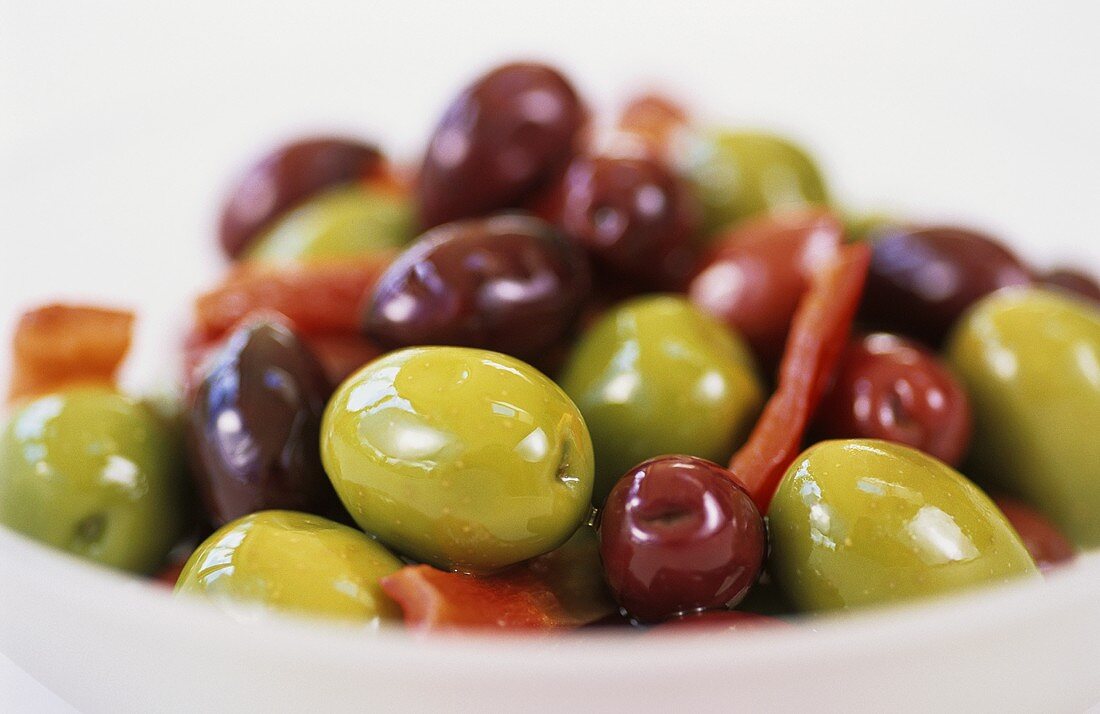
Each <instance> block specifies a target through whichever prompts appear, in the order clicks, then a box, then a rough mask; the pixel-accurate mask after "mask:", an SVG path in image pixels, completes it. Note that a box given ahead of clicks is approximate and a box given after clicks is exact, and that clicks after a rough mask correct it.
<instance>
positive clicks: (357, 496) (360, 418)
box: [321, 347, 593, 573]
mask: <svg viewBox="0 0 1100 714" xmlns="http://www.w3.org/2000/svg"><path fill="white" fill-rule="evenodd" d="M321 455H322V458H323V460H324V465H325V470H326V471H327V472H328V475H329V478H330V479H331V480H332V483H333V484H334V485H335V486H336V491H337V492H338V493H339V494H340V498H341V499H342V500H343V502H344V505H345V506H347V509H348V511H349V512H350V513H351V515H352V516H353V517H354V518H355V521H356V522H357V523H358V524H359V526H360V527H362V528H363V530H365V531H367V532H368V533H372V534H374V535H375V536H377V537H378V538H379V540H381V541H382V542H383V543H385V544H387V545H388V546H389V547H391V548H393V549H394V550H396V551H399V552H401V553H404V554H406V555H408V556H410V557H412V558H415V559H417V560H420V561H422V562H427V563H431V564H433V565H436V566H439V567H443V568H453V569H458V570H464V571H468V572H478V573H483V572H488V571H493V570H497V569H499V568H503V567H505V566H508V565H512V564H514V563H518V562H520V561H522V560H527V559H528V558H533V557H534V556H537V555H541V554H543V553H546V552H549V551H551V550H553V549H554V548H556V547H558V546H559V545H561V544H562V543H564V542H565V541H566V540H568V539H569V537H570V536H571V535H573V533H574V532H576V530H577V528H578V527H579V526H580V525H581V523H583V522H584V520H585V519H586V518H587V517H588V514H589V509H590V501H591V499H592V471H593V464H592V461H593V457H592V442H591V440H590V438H589V436H588V430H587V429H586V428H585V425H584V419H583V418H582V417H581V415H580V412H579V411H578V410H577V408H576V407H575V406H574V405H573V403H572V402H571V401H569V398H568V397H567V396H566V395H565V393H564V392H563V391H562V390H561V389H559V388H558V386H557V385H555V384H554V383H553V382H551V381H550V380H549V379H547V378H546V377H545V376H543V375H542V374H541V373H539V372H538V371H537V370H535V369H534V368H533V367H531V366H529V365H527V364H524V363H523V362H520V361H519V360H517V359H514V358H512V357H508V356H507V355H503V354H499V353H496V352H489V351H486V350H478V349H469V348H461V347H412V348H407V349H403V350H400V351H397V352H391V353H389V354H387V355H384V356H383V357H380V358H379V359H377V360H375V361H374V362H371V363H370V364H368V365H367V366H365V367H363V368H362V369H361V370H359V371H358V372H356V373H355V374H354V375H352V376H351V377H350V378H348V380H347V381H345V382H344V384H343V385H341V386H340V388H339V389H338V390H337V391H336V394H335V395H334V396H333V397H332V399H331V400H330V401H329V404H328V407H327V408H326V410H325V418H324V422H323V424H322V427H321Z"/></svg>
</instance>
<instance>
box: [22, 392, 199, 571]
mask: <svg viewBox="0 0 1100 714" xmlns="http://www.w3.org/2000/svg"><path fill="white" fill-rule="evenodd" d="M178 441H179V439H178V435H177V434H176V433H175V432H174V431H173V430H172V429H171V427H170V425H169V424H168V423H166V422H165V421H164V420H162V419H161V418H160V417H159V416H158V415H156V414H155V413H154V412H153V411H152V410H151V409H149V408H147V407H146V406H145V405H144V404H142V403H140V402H138V401H135V400H133V399H130V398H129V397H127V396H124V395H122V394H120V393H118V392H116V391H114V390H113V389H111V388H109V387H105V386H81V387H73V388H70V389H66V390H65V391H61V392H56V393H53V394H47V395H44V396H41V397H39V398H38V399H35V400H33V401H30V402H27V403H26V404H24V405H22V406H20V407H18V408H17V409H16V410H15V412H14V413H13V414H12V417H11V420H10V421H9V422H8V425H7V428H6V429H5V431H4V433H3V437H2V438H0V523H3V524H4V525H6V526H8V527H9V528H12V529H13V530H16V531H18V532H20V533H23V534H24V535H26V536H28V537H31V538H34V539H35V540H38V541H41V542H43V543H46V544H49V545H52V546H54V547H57V548H60V549H62V550H65V551H68V552H70V553H73V554H75V555H79V556H81V557H84V558H88V559H90V560H94V561H96V562H98V563H102V564H104V565H109V566H112V567H115V568H121V569H123V570H128V571H131V572H135V573H150V572H152V571H153V570H154V569H155V568H157V567H158V566H159V565H160V564H161V562H162V561H163V559H164V557H165V556H166V555H167V554H168V551H169V550H170V549H171V548H172V546H173V544H175V542H176V540H177V538H178V537H179V536H180V535H181V533H182V530H183V527H184V525H185V521H186V520H187V514H188V512H189V511H188V506H189V505H190V504H189V501H188V498H187V497H188V493H187V488H186V477H185V476H184V474H183V468H182V467H183V460H182V454H181V453H180V449H179V444H178Z"/></svg>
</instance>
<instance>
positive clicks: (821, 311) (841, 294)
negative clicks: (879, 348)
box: [729, 244, 871, 513]
mask: <svg viewBox="0 0 1100 714" xmlns="http://www.w3.org/2000/svg"><path fill="white" fill-rule="evenodd" d="M870 260H871V250H870V248H869V247H868V246H867V245H865V244H854V245H849V246H845V247H843V248H841V251H840V254H839V255H838V256H837V258H836V260H835V261H833V262H832V263H831V264H830V265H828V266H825V267H824V268H822V269H821V270H820V271H819V272H818V273H816V274H815V275H814V277H813V279H812V280H811V282H810V287H809V290H808V291H807V292H806V294H805V295H803V297H802V300H801V301H800V302H799V304H798V310H797V312H795V316H794V320H793V322H792V323H791V330H790V334H789V335H788V337H787V344H786V346H785V348H784V352H783V360H782V362H781V363H780V367H779V386H778V388H777V389H776V390H775V393H774V394H773V395H772V396H771V399H769V400H768V403H767V405H766V406H765V407H764V412H763V414H761V416H760V419H759V421H757V423H756V426H755V428H754V429H753V431H752V434H751V435H750V436H749V439H748V441H747V442H745V445H744V446H742V447H741V448H740V449H739V450H738V451H737V453H736V454H734V455H733V458H732V459H731V460H730V464H729V468H730V471H731V472H732V473H733V475H734V476H735V477H736V478H737V480H738V481H739V482H740V483H741V485H742V486H744V487H745V489H746V490H747V491H748V492H749V495H750V496H752V500H753V501H754V502H755V503H756V507H757V508H758V509H759V510H760V512H761V513H767V512H768V505H769V504H770V503H771V500H772V497H773V496H775V491H776V489H777V488H778V487H779V482H780V480H781V479H782V478H783V474H784V473H785V472H786V471H787V468H788V467H789V466H790V465H791V463H792V462H793V461H794V459H795V458H796V457H797V456H798V454H799V452H800V451H801V449H802V439H803V437H804V436H805V433H806V428H807V426H808V425H809V422H810V419H811V418H812V417H813V414H814V410H815V409H816V408H817V404H818V402H819V401H821V397H822V396H823V394H824V392H825V390H826V389H827V388H828V386H829V382H830V380H831V379H832V378H833V374H834V372H835V371H836V368H837V363H838V361H839V359H840V354H841V352H842V351H843V349H844V346H845V344H846V343H847V341H848V336H849V334H850V333H851V329H852V321H853V320H854V319H855V314H856V310H857V309H858V308H859V301H860V297H861V296H862V295H863V285H864V282H865V281H866V278H867V267H868V265H869V263H870Z"/></svg>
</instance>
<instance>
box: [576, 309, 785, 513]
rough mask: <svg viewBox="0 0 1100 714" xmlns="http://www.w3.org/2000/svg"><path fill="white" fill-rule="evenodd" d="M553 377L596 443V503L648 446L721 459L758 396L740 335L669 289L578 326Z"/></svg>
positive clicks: (648, 453) (748, 422)
mask: <svg viewBox="0 0 1100 714" xmlns="http://www.w3.org/2000/svg"><path fill="white" fill-rule="evenodd" d="M560 383H561V385H562V388H564V389H565V391H566V393H567V394H569V396H570V397H572V399H573V401H574V402H576V404H577V406H578V407H579V408H580V410H581V413H582V414H584V419H585V422H586V423H587V424H588V428H589V429H590V430H591V432H592V440H593V442H594V443H595V445H596V453H597V454H598V460H597V462H596V468H597V472H596V490H595V499H594V502H595V503H596V504H597V505H599V504H602V503H603V500H604V498H606V497H607V494H608V493H609V492H610V491H611V487H612V486H614V485H615V482H616V481H618V480H619V478H620V477H621V476H622V475H623V474H624V473H626V472H627V471H628V470H629V469H631V468H632V467H634V466H635V465H636V464H638V463H640V462H642V461H644V460H646V459H649V458H651V457H653V456H658V455H660V454H688V455H691V456H698V457H700V458H704V459H709V460H711V461H716V462H723V461H725V460H727V459H728V458H729V456H730V454H731V453H732V452H733V450H734V449H735V448H736V447H737V446H738V445H739V444H740V442H741V441H742V440H743V439H744V437H745V436H746V434H747V433H748V430H749V428H750V427H751V426H752V424H753V421H754V420H755V418H756V416H757V414H758V413H759V411H760V408H761V406H762V405H763V401H764V388H763V386H762V385H761V383H760V380H759V379H758V377H757V375H756V373H755V368H754V366H753V360H752V356H751V355H750V354H749V351H748V348H747V347H746V346H745V345H744V343H743V342H742V341H741V340H740V339H739V338H738V337H737V336H736V335H735V334H733V333H731V332H730V331H729V330H728V329H727V328H725V327H724V326H722V325H721V324H719V323H718V322H717V321H715V320H714V318H712V317H710V316H709V315H706V314H704V313H702V312H701V311H699V310H698V309H697V308H695V307H693V306H692V305H691V303H689V302H688V301H687V300H685V299H684V298H682V297H673V296H650V297H641V298H635V299H633V300H629V301H627V302H625V303H621V304H620V305H618V306H617V307H615V308H613V309H612V310H610V311H608V312H607V313H606V314H605V315H604V316H603V317H602V318H600V320H599V321H597V322H596V323H595V324H594V325H593V326H592V327H590V328H589V329H588V330H587V331H586V332H585V333H584V335H582V336H581V338H580V340H579V341H578V342H577V344H576V346H575V347H574V349H573V353H572V355H571V356H570V358H569V361H568V363H567V364H566V367H565V370H564V371H563V373H562V377H561V380H560Z"/></svg>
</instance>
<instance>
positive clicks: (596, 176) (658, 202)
mask: <svg viewBox="0 0 1100 714" xmlns="http://www.w3.org/2000/svg"><path fill="white" fill-rule="evenodd" d="M557 194H558V195H557V198H556V201H554V204H555V205H554V209H553V211H552V213H553V215H552V221H553V222H554V223H555V224H556V225H557V226H558V227H559V228H561V230H562V232H564V233H565V234H566V235H567V236H569V237H570V238H571V239H573V240H574V241H576V242H577V243H579V244H580V245H582V246H584V248H585V250H587V251H588V253H589V255H591V256H592V257H593V259H594V262H595V264H596V265H597V266H598V267H600V268H602V269H603V270H604V271H605V272H607V273H609V274H611V275H614V276H616V277H620V278H627V279H631V280H633V281H634V282H636V283H637V282H639V281H640V282H641V284H642V285H643V286H644V287H649V288H655V289H667V290H676V289H682V288H683V287H684V284H685V282H686V279H687V277H688V275H689V274H690V272H691V270H692V267H693V264H694V261H695V255H694V246H693V244H692V240H691V239H692V234H693V233H694V231H695V230H696V228H697V227H698V211H697V210H696V209H695V208H694V207H693V205H692V203H691V200H692V199H691V194H690V191H689V190H688V188H687V186H686V185H685V184H684V182H683V181H682V180H681V179H680V178H679V177H678V176H676V174H674V173H673V172H672V171H671V170H670V169H668V167H666V166H665V165H664V164H663V163H661V162H660V161H658V160H656V159H653V158H649V157H635V158H625V157H612V156H580V157H577V158H576V159H574V160H573V161H572V162H571V163H570V164H569V168H568V169H567V170H566V172H565V174H564V176H563V178H562V181H561V183H560V185H559V186H558V189H557Z"/></svg>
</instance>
